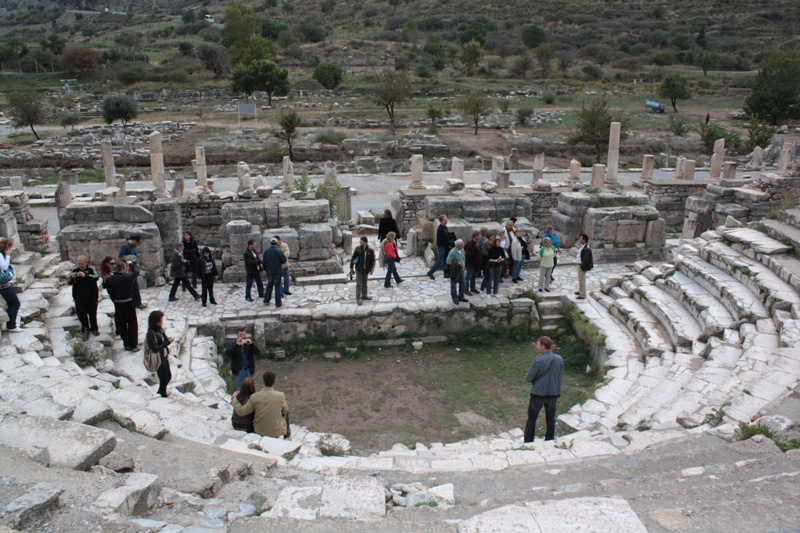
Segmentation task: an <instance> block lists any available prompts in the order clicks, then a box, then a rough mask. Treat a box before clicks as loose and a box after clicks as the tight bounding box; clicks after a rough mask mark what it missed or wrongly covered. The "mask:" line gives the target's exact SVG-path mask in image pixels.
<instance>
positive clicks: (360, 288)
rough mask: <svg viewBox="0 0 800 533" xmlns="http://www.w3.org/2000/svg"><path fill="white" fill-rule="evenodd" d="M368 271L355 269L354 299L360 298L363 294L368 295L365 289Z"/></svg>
mask: <svg viewBox="0 0 800 533" xmlns="http://www.w3.org/2000/svg"><path fill="white" fill-rule="evenodd" d="M368 277H369V272H364V271H363V270H358V269H356V300H361V299H362V298H363V297H364V296H369V291H368V290H367V278H368Z"/></svg>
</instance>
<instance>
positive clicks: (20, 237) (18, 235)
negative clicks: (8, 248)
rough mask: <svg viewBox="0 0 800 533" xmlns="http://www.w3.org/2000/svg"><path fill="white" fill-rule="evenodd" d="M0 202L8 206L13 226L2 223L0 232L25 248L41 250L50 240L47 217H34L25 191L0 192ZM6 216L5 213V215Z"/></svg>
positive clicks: (32, 250)
mask: <svg viewBox="0 0 800 533" xmlns="http://www.w3.org/2000/svg"><path fill="white" fill-rule="evenodd" d="M0 203H1V204H2V205H4V206H7V207H8V212H9V213H10V214H11V216H13V218H14V221H15V223H16V224H15V226H13V225H10V224H9V223H8V222H3V223H2V226H3V227H2V228H0V234H2V235H3V236H4V237H7V238H10V239H11V240H12V241H13V242H14V243H15V244H17V245H19V244H21V245H23V247H24V249H25V250H29V251H31V252H42V251H45V250H46V249H47V245H48V243H49V242H50V231H49V226H48V221H47V219H39V220H37V219H34V218H33V215H32V214H31V208H30V205H29V204H28V195H27V194H26V193H25V191H21V190H11V191H3V192H0ZM6 216H7V215H6Z"/></svg>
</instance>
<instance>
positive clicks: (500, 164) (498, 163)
mask: <svg viewBox="0 0 800 533" xmlns="http://www.w3.org/2000/svg"><path fill="white" fill-rule="evenodd" d="M505 169H506V161H505V159H503V158H502V157H493V158H492V181H493V182H495V183H497V173H498V172H500V171H501V170H505Z"/></svg>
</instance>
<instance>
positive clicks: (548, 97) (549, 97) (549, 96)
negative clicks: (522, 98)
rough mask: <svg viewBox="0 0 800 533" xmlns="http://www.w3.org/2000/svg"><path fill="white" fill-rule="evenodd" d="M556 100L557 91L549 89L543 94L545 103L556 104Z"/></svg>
mask: <svg viewBox="0 0 800 533" xmlns="http://www.w3.org/2000/svg"><path fill="white" fill-rule="evenodd" d="M555 101H556V93H554V92H553V91H547V92H546V93H544V94H543V95H542V102H544V103H545V104H554V103H555Z"/></svg>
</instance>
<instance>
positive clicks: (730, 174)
mask: <svg viewBox="0 0 800 533" xmlns="http://www.w3.org/2000/svg"><path fill="white" fill-rule="evenodd" d="M722 179H724V180H735V179H736V162H735V161H725V163H724V165H723V167H722Z"/></svg>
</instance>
